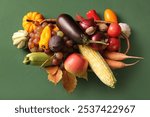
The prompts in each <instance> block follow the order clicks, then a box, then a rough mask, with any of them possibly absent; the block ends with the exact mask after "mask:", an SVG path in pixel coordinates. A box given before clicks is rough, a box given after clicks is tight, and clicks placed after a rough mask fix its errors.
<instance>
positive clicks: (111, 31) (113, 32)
mask: <svg viewBox="0 0 150 117" xmlns="http://www.w3.org/2000/svg"><path fill="white" fill-rule="evenodd" d="M120 33H121V27H120V26H119V24H118V23H111V24H110V26H109V27H108V30H107V34H108V36H110V37H118V36H119V35H120Z"/></svg>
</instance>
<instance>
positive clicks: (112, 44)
mask: <svg viewBox="0 0 150 117" xmlns="http://www.w3.org/2000/svg"><path fill="white" fill-rule="evenodd" d="M108 43H109V45H108V46H107V50H109V51H118V50H119V49H120V40H119V39H118V38H109V40H108Z"/></svg>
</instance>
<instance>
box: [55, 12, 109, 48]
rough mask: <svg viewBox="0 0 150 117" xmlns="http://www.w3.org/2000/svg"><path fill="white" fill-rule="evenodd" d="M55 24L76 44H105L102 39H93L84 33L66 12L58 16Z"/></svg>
mask: <svg viewBox="0 0 150 117" xmlns="http://www.w3.org/2000/svg"><path fill="white" fill-rule="evenodd" d="M56 24H57V26H58V28H59V29H60V30H61V31H63V33H64V34H65V35H67V36H68V37H69V38H70V39H72V40H74V41H75V42H76V43H77V44H86V45H87V44H89V43H99V44H104V45H107V44H106V43H105V42H102V41H93V40H91V39H90V38H89V37H88V35H86V34H85V33H84V31H83V30H82V29H81V27H80V26H79V25H78V24H77V22H76V21H75V20H74V19H73V18H72V17H71V16H70V15H68V14H61V15H59V16H58V18H57V21H56Z"/></svg>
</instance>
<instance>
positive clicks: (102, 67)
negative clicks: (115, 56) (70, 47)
mask: <svg viewBox="0 0 150 117" xmlns="http://www.w3.org/2000/svg"><path fill="white" fill-rule="evenodd" d="M79 49H80V52H81V54H82V55H83V56H84V57H85V58H86V59H87V60H88V62H89V65H90V67H91V69H92V70H93V72H94V73H95V74H96V75H97V76H98V78H99V79H100V80H101V81H102V82H103V83H104V84H106V85H107V86H109V87H111V88H115V83H116V79H115V77H114V75H113V73H112V71H111V69H110V68H109V66H108V64H107V63H106V62H105V60H104V59H103V57H102V56H101V55H100V53H99V52H97V51H95V50H93V49H92V48H90V47H88V46H86V45H79Z"/></svg>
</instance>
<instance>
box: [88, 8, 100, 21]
mask: <svg viewBox="0 0 150 117" xmlns="http://www.w3.org/2000/svg"><path fill="white" fill-rule="evenodd" d="M86 16H87V18H88V19H90V18H94V20H100V17H99V16H98V14H97V12H96V11H95V10H89V11H88V12H87V13H86Z"/></svg>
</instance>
